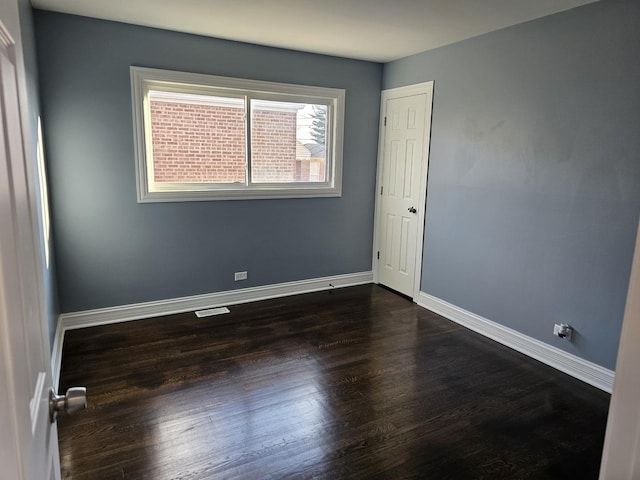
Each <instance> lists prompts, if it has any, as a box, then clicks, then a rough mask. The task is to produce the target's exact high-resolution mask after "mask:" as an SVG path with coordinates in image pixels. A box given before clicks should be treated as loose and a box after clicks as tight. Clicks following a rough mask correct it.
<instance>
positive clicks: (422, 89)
mask: <svg viewBox="0 0 640 480" xmlns="http://www.w3.org/2000/svg"><path fill="white" fill-rule="evenodd" d="M424 94H426V95H427V101H426V103H425V118H424V143H423V152H422V154H423V155H424V157H423V158H424V162H423V163H422V164H423V168H424V170H423V171H422V172H420V197H419V200H418V230H417V232H416V237H417V241H416V261H415V264H416V271H415V274H414V285H413V294H412V295H411V297H412V298H413V301H414V302H415V301H416V298H417V296H418V292H420V284H421V281H422V250H423V247H424V223H425V215H426V210H427V178H428V172H429V153H430V147H431V116H432V111H433V81H430V82H422V83H416V84H415V85H408V86H406V87H397V88H389V89H387V90H383V91H382V93H381V95H380V123H379V127H378V128H379V130H378V131H379V132H380V134H379V135H378V169H377V174H376V191H375V207H374V217H373V232H374V233H373V255H372V266H373V277H374V282H375V283H378V281H379V279H378V268H379V263H380V262H379V261H378V249H379V243H380V242H379V235H380V232H379V228H380V225H381V220H380V218H378V217H379V216H380V205H379V203H380V195H379V193H378V192H380V186H381V185H382V163H383V160H384V142H385V134H386V129H385V125H384V119H385V117H386V116H387V100H391V99H395V98H402V97H410V96H414V95H424Z"/></svg>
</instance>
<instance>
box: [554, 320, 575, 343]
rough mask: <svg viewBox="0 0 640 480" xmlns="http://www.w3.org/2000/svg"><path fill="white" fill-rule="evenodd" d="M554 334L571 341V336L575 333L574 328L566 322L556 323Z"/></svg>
mask: <svg viewBox="0 0 640 480" xmlns="http://www.w3.org/2000/svg"><path fill="white" fill-rule="evenodd" d="M553 334H554V335H555V336H557V337H560V338H564V339H565V340H569V341H571V336H572V335H573V328H571V327H570V326H569V325H567V324H566V323H561V324H557V323H556V324H555V325H554V326H553Z"/></svg>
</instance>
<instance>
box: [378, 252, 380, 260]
mask: <svg viewBox="0 0 640 480" xmlns="http://www.w3.org/2000/svg"><path fill="white" fill-rule="evenodd" d="M378 260H380V252H379V251H378Z"/></svg>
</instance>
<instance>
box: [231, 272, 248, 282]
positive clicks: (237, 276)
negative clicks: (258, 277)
mask: <svg viewBox="0 0 640 480" xmlns="http://www.w3.org/2000/svg"><path fill="white" fill-rule="evenodd" d="M246 279H247V272H236V273H234V274H233V280H234V281H236V282H237V281H238V280H246Z"/></svg>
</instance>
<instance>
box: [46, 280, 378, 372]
mask: <svg viewBox="0 0 640 480" xmlns="http://www.w3.org/2000/svg"><path fill="white" fill-rule="evenodd" d="M372 282H373V272H360V273H348V274H345V275H333V276H330V277H322V278H313V279H310V280H299V281H296V282H286V283H277V284H274V285H264V286H261V287H249V288H240V289H237V290H227V291H224V292H216V293H207V294H204V295H194V296H190V297H181V298H171V299H168V300H157V301H154V302H145V303H135V304H132V305H120V306H117V307H108V308H99V309H96V310H84V311H81V312H72V313H63V314H61V315H60V316H59V317H58V325H57V328H56V336H55V340H54V344H53V351H52V354H51V364H52V369H53V380H54V384H55V385H58V381H59V378H60V367H61V363H62V344H63V341H64V334H65V332H66V331H67V330H74V329H77V328H86V327H94V326H97V325H106V324H109V323H120V322H128V321H131V320H141V319H143V318H150V317H158V316H162V315H172V314H174V313H182V312H189V311H194V310H202V309H205V308H214V307H222V306H229V305H238V304H240V303H248V302H256V301H258V300H268V299H270V298H278V297H286V296H289V295H298V294H301V293H310V292H318V291H322V290H331V289H333V288H341V287H351V286H354V285H363V284H366V283H372Z"/></svg>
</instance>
